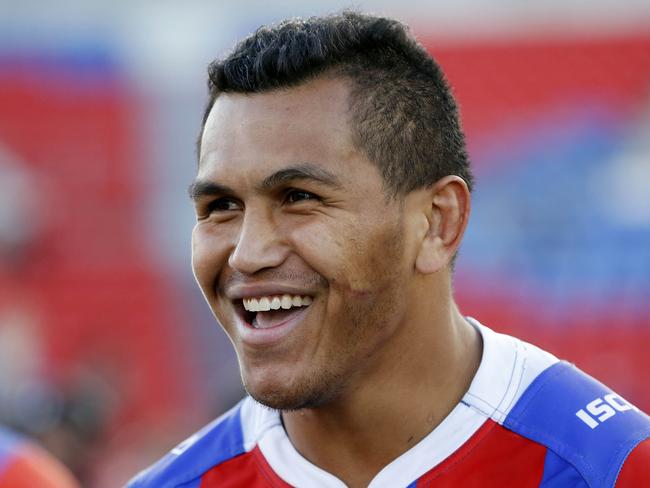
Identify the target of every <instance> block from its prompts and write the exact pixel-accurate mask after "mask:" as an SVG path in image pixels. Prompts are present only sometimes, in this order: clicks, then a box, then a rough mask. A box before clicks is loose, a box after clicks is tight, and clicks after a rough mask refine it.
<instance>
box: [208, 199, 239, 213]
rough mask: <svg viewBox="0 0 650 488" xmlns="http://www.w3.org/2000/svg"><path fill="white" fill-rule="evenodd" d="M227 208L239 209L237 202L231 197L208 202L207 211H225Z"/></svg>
mask: <svg viewBox="0 0 650 488" xmlns="http://www.w3.org/2000/svg"><path fill="white" fill-rule="evenodd" d="M228 210H239V203H237V201H235V200H233V199H231V198H219V199H218V200H214V201H213V202H210V204H209V205H208V212H210V213H212V212H226V211H228Z"/></svg>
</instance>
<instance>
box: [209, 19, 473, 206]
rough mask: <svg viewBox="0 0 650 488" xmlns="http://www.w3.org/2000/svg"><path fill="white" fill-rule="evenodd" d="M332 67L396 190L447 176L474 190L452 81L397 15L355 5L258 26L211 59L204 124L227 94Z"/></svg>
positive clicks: (356, 128) (289, 83)
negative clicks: (351, 9)
mask: <svg viewBox="0 0 650 488" xmlns="http://www.w3.org/2000/svg"><path fill="white" fill-rule="evenodd" d="M326 73H327V74H330V75H331V76H337V77H342V78H345V79H347V80H349V81H350V91H351V93H350V95H351V96H350V100H349V103H350V113H351V119H350V121H351V124H350V128H351V130H352V137H353V141H354V143H355V146H356V147H357V148H359V149H360V150H362V151H363V152H364V153H365V154H366V156H367V157H368V159H370V161H373V162H374V163H376V164H377V165H378V166H379V168H380V171H381V173H382V176H383V178H384V181H385V186H386V190H387V192H388V193H390V194H392V195H398V194H405V193H408V192H409V191H411V190H414V189H416V188H421V187H424V186H429V185H431V184H432V183H435V182H436V181H438V180H439V179H440V178H442V177H443V176H447V175H458V176H460V177H461V178H463V180H465V182H466V183H467V186H468V188H469V189H470V191H471V189H472V175H471V172H470V169H469V162H468V158H467V153H466V150H465V138H464V136H463V133H462V130H461V127H460V122H459V118H458V111H457V108H456V103H455V102H454V99H453V97H452V95H451V91H450V89H449V86H448V85H447V82H446V81H445V79H444V75H443V73H442V71H441V70H440V67H439V66H438V65H437V64H436V62H435V61H434V60H433V59H432V58H431V56H430V55H429V54H428V53H427V52H426V50H425V49H424V48H423V47H422V46H421V45H419V44H418V43H417V42H416V41H415V39H414V38H413V37H411V36H410V34H409V32H408V30H407V28H406V27H405V26H404V25H403V24H401V23H399V22H398V21H396V20H393V19H387V18H380V17H372V16H368V15H363V14H358V13H351V12H348V13H343V14H340V15H333V16H329V17H319V18H312V19H308V20H288V21H285V22H283V23H281V24H279V25H277V26H274V27H262V28H260V29H258V30H257V32H255V33H254V34H253V35H251V36H250V37H248V38H246V39H245V40H243V41H242V42H241V43H240V44H239V45H238V46H237V47H236V48H235V50H234V51H233V52H232V53H231V54H230V55H229V56H228V57H227V58H225V59H223V60H217V61H215V62H213V63H212V64H211V65H210V67H209V69H208V77H209V82H208V88H209V92H210V94H209V97H210V98H209V101H208V105H207V107H206V111H205V116H204V119H203V125H205V120H206V119H207V117H208V114H209V113H210V110H211V108H212V105H213V104H214V102H215V100H216V99H217V98H218V97H219V95H220V94H222V93H262V92H268V91H271V90H275V89H278V88H289V87H294V86H297V85H299V84H301V83H304V82H305V81H307V80H309V79H313V78H315V77H318V76H322V75H323V74H326ZM199 143H200V140H199ZM199 151H200V148H199Z"/></svg>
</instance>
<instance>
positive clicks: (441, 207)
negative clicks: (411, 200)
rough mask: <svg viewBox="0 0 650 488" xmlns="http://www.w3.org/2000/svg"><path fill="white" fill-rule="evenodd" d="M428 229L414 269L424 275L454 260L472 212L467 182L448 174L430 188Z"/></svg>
mask: <svg viewBox="0 0 650 488" xmlns="http://www.w3.org/2000/svg"><path fill="white" fill-rule="evenodd" d="M428 194H429V200H428V203H429V205H430V208H428V209H427V220H428V223H429V228H428V229H427V232H426V234H425V235H424V236H423V238H422V241H421V243H420V248H419V251H418V255H417V257H416V260H415V268H416V269H417V270H418V271H419V272H420V273H423V274H430V273H435V272H436V271H439V270H440V269H442V268H444V267H445V266H447V265H448V264H450V263H451V261H452V259H453V257H454V255H455V254H456V252H457V251H458V247H459V246H460V242H461V240H462V237H463V234H464V233H465V228H466V227H467V221H468V220H469V211H470V194H469V190H468V188H467V184H466V183H465V181H464V180H463V179H462V178H460V177H458V176H454V175H451V176H446V177H444V178H442V179H440V180H439V181H438V182H436V183H435V184H434V185H433V186H431V187H430V189H429V192H428Z"/></svg>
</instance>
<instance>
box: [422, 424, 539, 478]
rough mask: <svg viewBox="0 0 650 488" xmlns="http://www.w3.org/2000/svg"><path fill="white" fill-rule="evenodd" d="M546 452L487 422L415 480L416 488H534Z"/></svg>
mask: <svg viewBox="0 0 650 488" xmlns="http://www.w3.org/2000/svg"><path fill="white" fill-rule="evenodd" d="M545 457H546V448H545V447H544V446H542V445H540V444H537V443H536V442H533V441H531V440H529V439H526V438H524V437H522V436H520V435H518V434H515V433H514V432H512V431H510V430H508V429H506V428H504V427H502V426H500V425H499V424H497V423H496V422H494V421H492V420H488V421H486V422H485V424H484V425H483V426H482V427H481V428H480V429H479V430H477V431H476V433H475V434H474V435H473V436H472V437H471V438H470V439H469V440H468V441H467V442H466V443H465V444H463V446H462V447H461V448H460V449H459V450H458V451H456V452H454V453H453V454H452V455H451V456H449V457H448V458H447V459H445V460H444V461H443V462H442V463H440V464H439V465H438V466H436V467H435V468H433V469H432V470H431V471H429V472H428V473H425V474H424V475H422V477H420V478H419V479H418V482H417V487H418V488H421V487H429V486H435V487H436V488H439V487H454V488H456V487H458V486H462V487H463V488H472V487H481V488H485V487H499V488H508V487H513V488H515V487H516V488H526V487H537V486H539V483H540V481H541V480H542V475H543V474H544V459H545Z"/></svg>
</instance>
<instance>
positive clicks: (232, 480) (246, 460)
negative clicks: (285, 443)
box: [201, 447, 291, 488]
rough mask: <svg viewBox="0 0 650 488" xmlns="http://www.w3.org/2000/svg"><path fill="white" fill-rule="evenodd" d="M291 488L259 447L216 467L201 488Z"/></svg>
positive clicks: (206, 475) (204, 479) (205, 477)
mask: <svg viewBox="0 0 650 488" xmlns="http://www.w3.org/2000/svg"><path fill="white" fill-rule="evenodd" d="M243 486H245V487H246V488H291V485H288V484H287V483H285V482H284V481H283V480H282V479H281V478H280V477H279V476H278V475H277V474H275V472H274V471H273V469H271V466H269V463H268V462H267V461H266V459H264V456H263V455H262V452H261V451H260V449H259V447H256V448H255V449H253V450H252V451H250V452H247V453H245V454H241V455H239V456H237V457H235V458H232V459H230V460H229V461H226V462H225V463H221V464H219V465H218V466H215V467H214V468H212V469H211V470H210V471H208V472H207V473H205V474H204V475H203V477H202V478H201V488H217V487H219V488H242V487H243Z"/></svg>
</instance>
